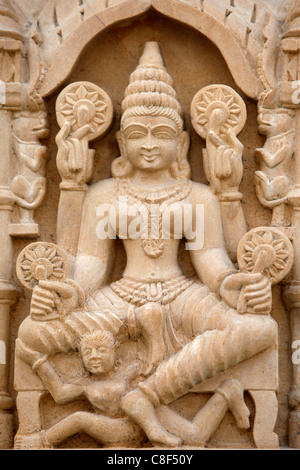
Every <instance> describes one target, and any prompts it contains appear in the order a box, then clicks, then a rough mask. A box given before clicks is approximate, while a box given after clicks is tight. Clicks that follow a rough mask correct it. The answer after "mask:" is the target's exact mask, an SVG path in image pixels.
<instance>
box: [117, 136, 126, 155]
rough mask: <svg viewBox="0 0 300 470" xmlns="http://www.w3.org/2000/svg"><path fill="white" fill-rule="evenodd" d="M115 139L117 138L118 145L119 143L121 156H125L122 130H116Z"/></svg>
mask: <svg viewBox="0 0 300 470" xmlns="http://www.w3.org/2000/svg"><path fill="white" fill-rule="evenodd" d="M116 139H117V142H118V145H119V149H120V154H121V156H122V157H125V158H126V157H127V152H126V145H125V142H124V136H123V133H122V131H117V132H116Z"/></svg>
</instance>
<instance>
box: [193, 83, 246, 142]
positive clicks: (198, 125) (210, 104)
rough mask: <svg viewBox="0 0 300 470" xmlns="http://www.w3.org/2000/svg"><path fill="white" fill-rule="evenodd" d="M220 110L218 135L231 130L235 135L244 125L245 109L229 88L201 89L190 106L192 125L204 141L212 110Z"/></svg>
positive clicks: (213, 87) (218, 86) (224, 86)
mask: <svg viewBox="0 0 300 470" xmlns="http://www.w3.org/2000/svg"><path fill="white" fill-rule="evenodd" d="M216 109H218V110H220V112H221V118H220V129H219V130H220V134H227V132H228V131H229V129H233V131H234V133H235V134H236V135H237V134H238V133H239V132H240V131H241V129H242V128H243V127H244V125H245V121H246V108H245V104H244V102H243V100H242V98H241V97H240V96H239V95H238V94H237V93H236V92H235V91H234V90H233V89H232V88H230V87H229V86H226V85H210V86H207V87H205V88H202V89H201V90H200V91H198V93H196V95H195V96H194V99H193V101H192V104H191V116H192V123H193V126H194V128H195V130H196V132H197V133H198V134H199V135H200V136H201V137H202V138H203V139H205V138H206V136H207V132H208V127H210V126H209V121H210V118H211V115H212V113H213V111H214V110H216Z"/></svg>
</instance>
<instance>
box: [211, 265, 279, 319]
mask: <svg viewBox="0 0 300 470" xmlns="http://www.w3.org/2000/svg"><path fill="white" fill-rule="evenodd" d="M220 294H221V296H222V298H223V300H225V302H226V303H227V304H228V305H229V306H230V307H232V308H235V309H237V308H238V306H240V305H241V304H243V303H244V304H245V305H244V308H243V309H242V310H243V311H240V313H254V314H258V315H268V314H269V313H270V311H271V307H272V290H271V283H270V281H269V279H267V278H266V277H265V276H263V275H262V274H260V273H258V274H251V273H236V274H232V275H230V276H228V277H227V278H225V279H224V281H223V282H222V284H221V288H220ZM239 310H240V308H239Z"/></svg>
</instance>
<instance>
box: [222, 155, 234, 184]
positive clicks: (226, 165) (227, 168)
mask: <svg viewBox="0 0 300 470" xmlns="http://www.w3.org/2000/svg"><path fill="white" fill-rule="evenodd" d="M232 156H233V151H232V149H228V148H227V149H226V150H225V151H224V153H223V178H228V177H229V176H230V175H231V174H232Z"/></svg>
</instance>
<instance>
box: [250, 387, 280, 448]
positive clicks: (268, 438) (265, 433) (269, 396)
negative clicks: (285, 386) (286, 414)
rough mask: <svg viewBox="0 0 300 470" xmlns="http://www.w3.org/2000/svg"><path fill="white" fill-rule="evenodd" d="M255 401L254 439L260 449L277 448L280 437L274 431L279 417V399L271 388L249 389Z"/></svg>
mask: <svg viewBox="0 0 300 470" xmlns="http://www.w3.org/2000/svg"><path fill="white" fill-rule="evenodd" d="M249 393H250V395H251V396H252V398H253V400H254V403H255V420H254V426H253V439H254V442H255V445H256V447H258V448H260V449H277V448H278V446H279V439H278V436H277V434H275V432H274V426H275V423H276V419H277V412H278V400H277V397H276V393H275V392H273V391H269V390H259V391H257V390H255V391H253V390H252V391H251V390H249Z"/></svg>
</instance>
